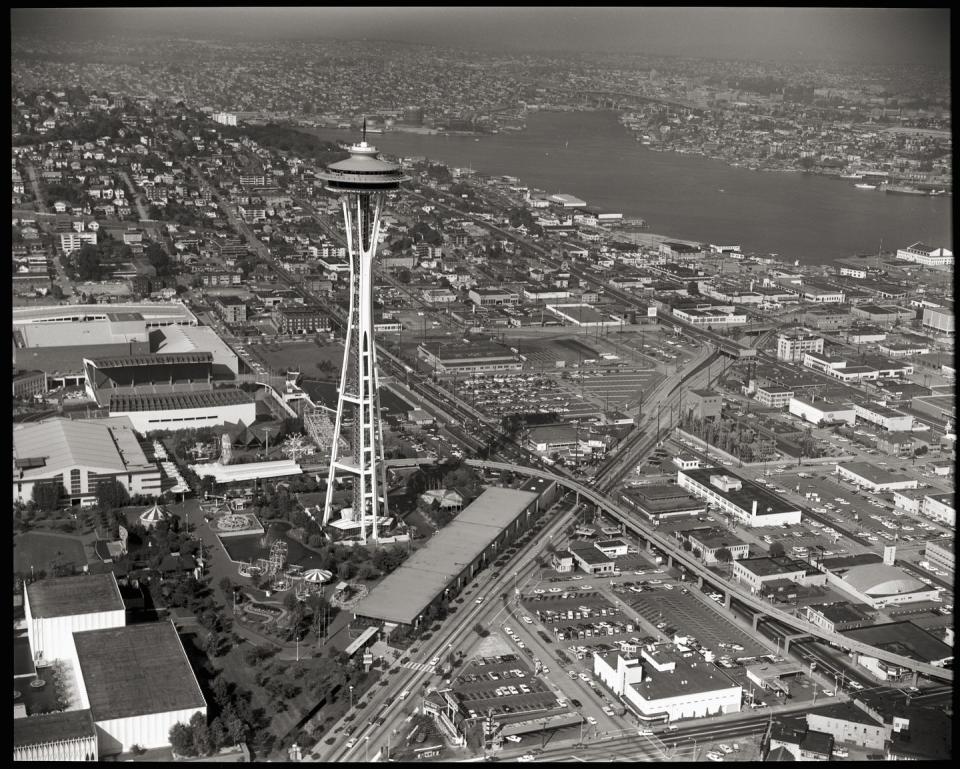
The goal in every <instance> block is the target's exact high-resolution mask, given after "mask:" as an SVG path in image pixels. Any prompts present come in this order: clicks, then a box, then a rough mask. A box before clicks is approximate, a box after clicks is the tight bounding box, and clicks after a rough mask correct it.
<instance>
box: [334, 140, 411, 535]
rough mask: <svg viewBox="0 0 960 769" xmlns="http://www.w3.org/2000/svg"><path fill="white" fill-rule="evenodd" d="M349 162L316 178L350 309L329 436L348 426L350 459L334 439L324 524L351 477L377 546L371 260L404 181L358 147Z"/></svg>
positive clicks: (379, 497)
mask: <svg viewBox="0 0 960 769" xmlns="http://www.w3.org/2000/svg"><path fill="white" fill-rule="evenodd" d="M349 152H350V157H349V158H347V159H346V160H341V161H339V162H337V163H332V164H331V165H329V166H328V167H327V169H326V171H324V172H322V173H320V174H319V177H320V178H321V179H322V180H323V181H324V182H325V183H326V184H325V188H326V189H327V190H328V191H329V192H333V193H336V194H337V195H339V196H340V202H341V205H342V207H343V219H344V225H345V228H346V234H347V252H348V255H349V258H350V306H349V311H348V314H347V329H346V338H345V340H344V347H343V366H342V367H341V369H340V392H339V395H338V397H337V416H336V421H335V424H334V433H333V434H334V436H339V435H340V434H341V430H342V429H343V428H344V426H346V425H347V424H348V423H349V424H350V425H351V428H352V429H351V431H350V441H349V454H346V453H345V451H344V449H343V448H342V447H341V443H340V441H338V440H337V439H336V438H335V439H334V441H333V446H332V448H331V452H330V470H329V474H328V477H327V493H326V501H325V503H324V508H323V524H324V526H326V525H327V524H329V522H330V518H331V516H332V515H333V493H334V489H335V485H336V478H337V476H338V475H339V476H344V475H349V476H352V478H353V518H354V520H355V521H357V522H359V524H360V540H361V542H363V543H366V542H367V541H368V540H372V541H374V542H376V541H377V540H378V539H379V531H378V519H379V518H380V517H382V516H386V515H387V514H388V511H387V484H386V469H385V466H384V461H383V430H382V428H381V421H380V396H379V390H378V381H377V348H376V344H375V341H374V334H373V322H374V318H373V260H374V257H375V255H376V250H377V240H378V237H379V234H380V213H381V210H382V207H383V200H384V198H385V197H386V194H387V193H388V192H393V191H395V190H398V189H399V188H400V184H401V183H402V182H405V181H409V179H410V177H409V176H405V175H404V174H403V173H402V171H401V170H400V167H399V166H398V165H397V164H395V163H390V162H388V161H386V160H382V159H381V158H380V157H379V156H378V153H377V150H376V148H375V147H373V146H372V145H369V144H367V142H366V131H364V135H363V140H362V141H360V143H358V144H354V145H352V146H351V147H350V148H349Z"/></svg>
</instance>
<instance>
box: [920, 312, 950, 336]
mask: <svg viewBox="0 0 960 769" xmlns="http://www.w3.org/2000/svg"><path fill="white" fill-rule="evenodd" d="M922 323H923V327H924V328H928V329H930V330H931V331H939V332H940V333H941V334H952V333H953V332H954V328H955V323H956V320H955V319H954V316H953V310H952V309H950V308H948V307H927V308H925V309H924V311H923V321H922Z"/></svg>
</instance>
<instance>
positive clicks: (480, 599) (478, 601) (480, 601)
mask: <svg viewBox="0 0 960 769" xmlns="http://www.w3.org/2000/svg"><path fill="white" fill-rule="evenodd" d="M474 603H483V596H480V597H479V598H478V599H477V600H476V601H474Z"/></svg>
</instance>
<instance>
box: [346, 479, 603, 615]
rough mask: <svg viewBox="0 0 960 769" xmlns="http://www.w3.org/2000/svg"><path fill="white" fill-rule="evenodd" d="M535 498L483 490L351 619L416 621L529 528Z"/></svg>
mask: <svg viewBox="0 0 960 769" xmlns="http://www.w3.org/2000/svg"><path fill="white" fill-rule="evenodd" d="M540 497H541V494H540V493H538V492H536V491H523V490H516V489H505V488H499V487H491V488H488V489H487V490H486V491H484V492H483V494H481V495H480V496H479V497H477V499H475V500H474V501H473V502H472V503H471V504H469V505H468V506H467V507H466V508H465V509H464V510H463V511H462V512H461V513H459V514H458V515H457V517H456V518H454V519H453V521H452V522H451V523H449V524H447V526H445V527H444V528H443V529H441V530H440V531H439V532H438V533H437V534H436V535H435V536H433V537H432V538H431V539H430V540H429V542H427V544H426V545H424V546H423V547H421V548H420V549H419V550H417V551H416V552H415V553H414V554H413V555H412V556H410V558H408V559H407V560H406V561H404V563H403V564H402V565H401V566H400V567H399V568H398V569H397V570H396V571H394V572H391V573H390V574H389V575H388V576H387V578H386V579H384V580H383V582H381V583H379V584H378V585H377V586H376V587H374V588H373V589H372V590H371V591H370V593H369V594H368V595H367V597H366V598H364V599H363V600H362V601H360V602H359V603H358V604H357V606H356V607H355V608H354V617H355V618H363V619H365V620H368V621H370V620H372V621H381V622H386V623H390V624H391V625H392V626H396V625H419V623H420V621H421V616H422V615H423V612H424V611H426V609H427V607H428V606H430V605H431V604H432V603H433V602H434V601H436V600H438V599H439V598H440V597H441V596H443V595H444V594H445V593H446V592H447V591H448V589H449V590H453V591H454V592H455V593H456V592H459V591H460V589H461V588H462V587H463V586H464V585H465V584H466V583H467V582H469V581H470V580H471V579H473V576H474V575H475V574H476V573H477V572H478V571H479V570H480V569H482V568H483V567H484V566H485V565H486V564H487V563H489V562H490V561H493V560H495V559H496V558H497V557H498V556H499V554H500V553H501V552H502V551H503V550H504V549H505V548H506V547H507V546H508V545H509V543H510V542H512V541H513V540H514V539H516V537H517V536H518V535H519V534H520V532H522V531H524V530H526V529H527V528H529V526H530V523H531V521H532V520H533V519H534V518H535V517H537V515H538V514H539V512H540V507H539V504H538V503H539V499H540ZM598 552H599V551H598ZM388 632H389V629H388Z"/></svg>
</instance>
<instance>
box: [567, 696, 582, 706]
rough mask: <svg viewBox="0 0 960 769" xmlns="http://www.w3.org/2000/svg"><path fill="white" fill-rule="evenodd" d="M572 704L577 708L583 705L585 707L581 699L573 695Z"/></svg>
mask: <svg viewBox="0 0 960 769" xmlns="http://www.w3.org/2000/svg"><path fill="white" fill-rule="evenodd" d="M570 704H571V705H573V706H574V707H575V708H582V707H583V703H582V702H580V700H578V699H576V698H574V697H571V698H570Z"/></svg>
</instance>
